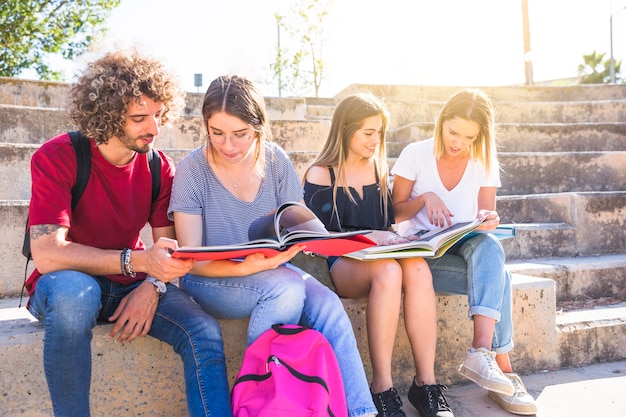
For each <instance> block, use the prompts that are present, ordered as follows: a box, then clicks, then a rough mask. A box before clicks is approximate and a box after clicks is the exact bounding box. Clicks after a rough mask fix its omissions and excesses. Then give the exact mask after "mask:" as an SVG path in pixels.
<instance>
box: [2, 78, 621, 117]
mask: <svg viewBox="0 0 626 417" xmlns="http://www.w3.org/2000/svg"><path fill="white" fill-rule="evenodd" d="M463 87H464V86H423V85H377V84H352V85H350V86H347V87H346V88H345V89H344V90H342V91H341V92H340V93H339V94H337V96H336V97H335V100H336V101H337V100H339V99H341V98H342V97H344V96H346V95H348V94H352V93H356V92H362V91H369V92H372V93H373V94H376V95H377V96H379V97H382V98H383V99H385V100H392V99H393V100H404V101H415V100H421V101H439V102H442V103H443V102H444V101H446V100H447V99H448V98H449V97H450V96H451V95H452V94H453V93H454V92H455V91H457V90H459V89H461V88H463ZM478 88H480V89H481V90H483V91H484V92H485V93H486V94H488V95H489V96H490V97H491V98H492V99H493V100H495V101H508V102H513V101H586V100H624V99H626V88H624V86H623V85H620V84H614V85H609V84H596V85H594V84H586V85H570V86H530V87H529V86H482V87H478ZM68 91H69V84H66V83H60V82H54V81H39V80H26V79H18V78H10V77H0V103H1V104H17V105H23V106H39V107H47V106H50V107H64V106H65V105H66V98H67V94H68ZM203 96H204V92H201V93H196V92H187V100H188V101H191V102H192V103H193V104H194V105H193V106H188V107H190V108H194V109H195V108H198V109H199V108H201V103H202V98H203ZM266 99H267V100H270V99H272V98H266ZM328 99H330V98H326V100H328ZM279 100H285V99H284V98H281V99H279ZM306 100H307V101H308V102H312V103H313V104H316V103H319V102H320V101H323V100H325V98H310V97H309V98H307V99H306Z"/></svg>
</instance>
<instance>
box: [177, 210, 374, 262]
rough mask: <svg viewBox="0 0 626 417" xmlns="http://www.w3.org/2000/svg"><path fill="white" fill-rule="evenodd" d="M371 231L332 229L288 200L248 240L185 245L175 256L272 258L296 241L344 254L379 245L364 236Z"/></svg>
mask: <svg viewBox="0 0 626 417" xmlns="http://www.w3.org/2000/svg"><path fill="white" fill-rule="evenodd" d="M367 233H369V231H368V230H359V231H354V232H341V233H334V232H329V231H328V230H326V228H325V227H324V224H323V223H322V222H321V220H320V219H318V218H317V216H316V215H315V214H314V213H313V212H312V211H311V210H310V209H309V208H308V207H306V206H304V205H303V204H300V203H297V202H288V203H284V204H283V205H281V206H280V207H279V208H278V209H276V210H275V211H273V212H272V213H269V214H267V215H265V216H262V217H259V218H258V219H256V220H255V221H253V222H252V224H251V225H250V227H249V228H248V239H249V241H248V242H243V243H238V244H233V245H223V246H199V247H190V246H183V247H181V248H179V249H178V250H177V251H176V252H174V253H173V254H172V256H173V257H176V258H194V259H197V260H200V261H202V260H218V259H235V258H243V257H245V256H247V255H250V254H252V253H262V254H264V255H265V256H268V257H271V256H274V255H276V254H278V253H279V252H281V251H284V250H286V249H287V248H289V247H290V246H293V245H296V244H304V245H306V249H305V250H306V251H307V252H312V253H315V254H318V255H323V256H341V255H344V254H346V253H349V252H355V251H358V250H361V249H364V248H367V247H371V246H375V245H376V242H374V241H372V240H370V239H368V238H367V237H366V236H364V235H365V234H367Z"/></svg>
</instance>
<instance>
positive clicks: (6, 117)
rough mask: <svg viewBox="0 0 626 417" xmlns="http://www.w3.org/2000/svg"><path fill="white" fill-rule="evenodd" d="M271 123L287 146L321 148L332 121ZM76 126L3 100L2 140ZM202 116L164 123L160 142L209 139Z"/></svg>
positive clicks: (23, 139)
mask: <svg viewBox="0 0 626 417" xmlns="http://www.w3.org/2000/svg"><path fill="white" fill-rule="evenodd" d="M276 113H277V114H276V117H275V118H272V119H271V120H272V121H271V123H270V126H271V129H272V134H273V136H274V140H275V141H276V142H277V143H278V144H280V145H281V146H282V147H283V148H285V150H300V151H316V152H317V151H319V150H320V149H321V148H322V144H323V142H324V140H325V139H326V136H327V135H328V129H329V127H330V123H329V122H328V121H323V120H306V119H305V116H306V115H305V114H304V113H303V114H302V115H301V119H296V120H294V119H289V118H286V117H284V115H282V114H279V113H278V112H276ZM70 130H75V127H74V126H73V125H72V124H71V122H70V121H69V119H68V116H67V112H66V110H65V109H63V108H42V107H26V106H13V105H2V104H0V142H4V143H22V144H42V143H44V142H45V141H47V140H48V139H50V138H52V137H54V136H56V135H58V134H59V133H62V132H68V131H70ZM206 137H207V135H206V129H205V128H204V127H203V122H202V117H201V116H183V117H181V118H180V119H178V120H177V121H176V122H175V123H173V124H172V125H171V126H163V128H162V130H161V132H160V134H159V137H158V146H159V147H161V148H179V149H180V148H182V149H194V148H196V147H198V146H201V145H203V144H204V143H205V141H206Z"/></svg>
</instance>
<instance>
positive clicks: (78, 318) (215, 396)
mask: <svg viewBox="0 0 626 417" xmlns="http://www.w3.org/2000/svg"><path fill="white" fill-rule="evenodd" d="M140 283H141V282H137V283H134V284H132V285H129V286H123V285H120V284H117V283H115V282H112V281H110V280H108V279H106V278H103V277H93V276H90V275H86V274H84V273H81V272H77V271H59V272H54V273H50V274H45V275H43V276H42V277H41V278H40V280H39V282H38V283H37V288H36V291H35V293H34V294H33V295H32V296H31V298H30V305H29V311H30V312H31V313H32V314H33V315H34V316H35V317H36V318H37V319H38V320H39V321H41V322H42V323H43V325H44V329H45V338H44V356H43V362H44V370H45V374H46V380H47V382H48V389H49V391H50V397H51V399H52V405H53V409H54V414H55V416H56V417H67V416H71V417H83V416H89V390H90V381H91V339H92V336H93V334H92V329H93V328H94V327H95V326H96V323H97V321H98V320H103V321H106V320H107V319H108V318H109V317H110V316H111V315H112V314H113V312H114V311H115V309H116V308H117V306H118V305H119V303H120V301H121V300H122V298H123V297H124V296H126V295H127V294H128V293H129V292H131V291H132V290H133V289H134V288H136V287H137V286H138V285H139V284H140ZM148 334H149V335H150V336H153V337H155V338H157V339H159V340H162V341H164V342H166V343H168V344H170V345H171V346H172V347H173V348H174V351H175V352H176V353H178V354H179V355H180V356H181V358H182V360H183V368H184V375H185V386H186V395H187V406H188V409H189V415H190V416H193V417H195V416H209V415H210V416H212V417H214V416H231V415H232V412H231V407H230V396H229V387H228V380H227V376H226V362H225V356H224V347H223V342H222V335H221V330H220V326H219V323H218V322H217V320H215V319H214V318H213V317H211V316H209V315H208V314H207V313H206V312H204V310H202V308H201V307H200V306H198V305H197V304H196V303H194V302H193V301H192V300H191V298H190V297H189V296H188V295H187V294H185V293H184V292H183V291H182V290H180V289H179V288H177V287H176V286H174V285H169V284H168V286H167V292H166V293H165V294H164V295H163V296H162V297H161V298H160V299H159V304H158V307H157V310H156V313H155V316H154V320H153V323H152V327H151V329H150V332H149V333H148ZM111 343H112V344H113V343H114V342H113V341H111ZM111 346H113V345H111ZM128 378H129V383H131V382H132V376H131V375H129V376H128ZM102 411H105V410H102Z"/></svg>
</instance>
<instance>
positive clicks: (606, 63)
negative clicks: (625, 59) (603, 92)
mask: <svg viewBox="0 0 626 417" xmlns="http://www.w3.org/2000/svg"><path fill="white" fill-rule="evenodd" d="M605 56H606V53H598V52H596V51H593V52H592V53H591V54H589V55H583V61H584V63H583V64H580V65H578V75H580V76H581V80H580V83H581V84H608V83H610V82H611V59H610V58H606V59H605ZM621 65H622V61H617V60H615V59H614V68H615V73H614V74H615V82H616V83H619V82H622V81H623V80H622V78H621V77H620V74H619V72H620V67H621Z"/></svg>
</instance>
